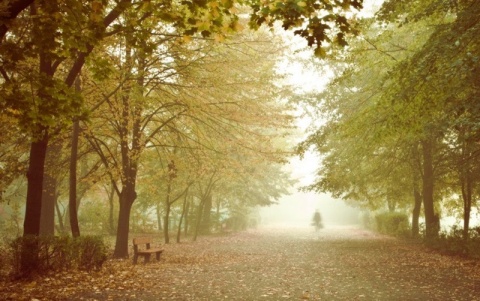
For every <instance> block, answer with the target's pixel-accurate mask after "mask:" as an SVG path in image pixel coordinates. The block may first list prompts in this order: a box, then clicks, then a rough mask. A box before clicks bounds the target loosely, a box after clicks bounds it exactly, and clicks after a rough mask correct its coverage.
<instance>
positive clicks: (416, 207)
mask: <svg viewBox="0 0 480 301" xmlns="http://www.w3.org/2000/svg"><path fill="white" fill-rule="evenodd" d="M413 200H414V204H413V211H412V237H418V236H419V234H420V227H419V219H420V211H421V209H422V195H421V194H420V190H419V188H418V182H417V180H414V183H413Z"/></svg>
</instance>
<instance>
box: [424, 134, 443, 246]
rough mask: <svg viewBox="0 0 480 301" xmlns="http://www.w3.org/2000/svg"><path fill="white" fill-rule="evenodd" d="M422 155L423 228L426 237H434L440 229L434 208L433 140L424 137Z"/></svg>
mask: <svg viewBox="0 0 480 301" xmlns="http://www.w3.org/2000/svg"><path fill="white" fill-rule="evenodd" d="M422 155H423V178H422V183H423V193H422V195H423V208H424V212H425V230H426V237H427V238H435V237H437V236H438V232H439V230H440V220H439V216H438V215H436V214H435V208H434V197H433V193H434V182H435V180H434V174H433V142H432V141H431V140H428V139H425V140H423V141H422Z"/></svg>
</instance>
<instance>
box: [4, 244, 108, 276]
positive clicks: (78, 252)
mask: <svg viewBox="0 0 480 301" xmlns="http://www.w3.org/2000/svg"><path fill="white" fill-rule="evenodd" d="M9 246H10V250H11V254H12V272H13V274H14V275H15V276H28V275H24V274H23V273H22V271H23V272H24V271H28V274H46V273H48V272H52V271H61V270H68V269H73V268H77V269H81V270H92V269H99V268H100V267H101V266H102V265H103V263H104V262H105V260H106V259H107V247H106V245H105V243H104V242H103V240H102V238H100V237H97V236H84V237H79V238H71V237H69V236H26V237H19V238H17V239H15V240H13V241H12V242H11V243H10V244H9ZM22 257H24V258H27V260H24V261H23V262H22ZM22 264H23V267H22Z"/></svg>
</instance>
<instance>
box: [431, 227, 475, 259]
mask: <svg viewBox="0 0 480 301" xmlns="http://www.w3.org/2000/svg"><path fill="white" fill-rule="evenodd" d="M427 244H428V246H429V247H431V248H433V249H435V250H437V251H439V252H440V253H443V254H446V255H453V256H462V257H468V258H475V259H480V227H476V228H473V229H470V231H469V238H468V239H465V238H464V237H463V229H461V228H460V227H458V226H453V227H452V228H451V229H450V231H449V232H447V231H443V232H441V233H440V234H439V236H438V238H435V239H431V240H428V241H427Z"/></svg>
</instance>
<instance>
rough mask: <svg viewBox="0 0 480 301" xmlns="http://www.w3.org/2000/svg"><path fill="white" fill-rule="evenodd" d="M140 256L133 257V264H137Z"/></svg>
mask: <svg viewBox="0 0 480 301" xmlns="http://www.w3.org/2000/svg"><path fill="white" fill-rule="evenodd" d="M137 261H138V254H135V255H133V264H137Z"/></svg>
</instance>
